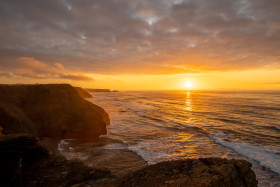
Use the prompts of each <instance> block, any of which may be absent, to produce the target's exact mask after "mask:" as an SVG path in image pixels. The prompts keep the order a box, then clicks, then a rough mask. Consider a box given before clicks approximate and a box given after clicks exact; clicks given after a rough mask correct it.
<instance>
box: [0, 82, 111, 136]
mask: <svg viewBox="0 0 280 187" xmlns="http://www.w3.org/2000/svg"><path fill="white" fill-rule="evenodd" d="M109 124H110V119H109V116H108V114H107V113H106V112H105V111H104V110H103V109H102V108H101V107H99V106H97V105H94V104H92V103H90V102H89V101H86V100H85V99H83V98H82V97H81V96H80V95H79V94H78V93H77V91H76V90H75V89H74V88H73V87H72V86H71V85H68V84H49V85H40V84H38V85H0V127H2V128H3V129H2V133H3V134H12V133H27V134H29V135H32V136H39V137H52V138H57V139H61V138H92V137H98V136H99V135H102V134H106V133H107V131H106V125H109Z"/></svg>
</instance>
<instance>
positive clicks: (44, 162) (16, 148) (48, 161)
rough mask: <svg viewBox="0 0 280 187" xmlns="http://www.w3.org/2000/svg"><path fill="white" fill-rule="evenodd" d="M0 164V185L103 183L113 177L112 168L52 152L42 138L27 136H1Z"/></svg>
mask: <svg viewBox="0 0 280 187" xmlns="http://www.w3.org/2000/svg"><path fill="white" fill-rule="evenodd" d="M0 164H1V167H0V173H1V176H0V178H1V180H0V186H71V185H74V184H77V183H81V182H84V181H87V180H89V179H90V180H91V181H92V183H93V184H95V185H98V186H99V185H101V184H102V183H104V181H105V182H106V181H107V180H110V181H111V180H112V176H111V174H110V172H109V171H108V170H106V169H94V168H89V167H87V166H85V165H84V164H83V163H82V162H80V161H68V160H66V159H65V158H63V157H61V156H56V155H51V154H49V153H48V151H47V150H46V149H45V148H43V147H42V146H40V145H39V144H38V138H34V137H28V136H23V135H9V136H0Z"/></svg>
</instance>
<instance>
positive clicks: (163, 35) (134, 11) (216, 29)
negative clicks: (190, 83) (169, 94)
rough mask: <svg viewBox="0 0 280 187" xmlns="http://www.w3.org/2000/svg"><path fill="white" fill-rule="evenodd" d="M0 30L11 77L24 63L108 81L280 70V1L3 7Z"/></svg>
mask: <svg viewBox="0 0 280 187" xmlns="http://www.w3.org/2000/svg"><path fill="white" fill-rule="evenodd" d="M0 22H1V27H0V57H1V59H0V64H1V66H2V67H3V68H9V69H10V70H11V71H12V69H13V68H15V69H16V68H18V67H19V64H18V61H17V60H16V59H18V58H20V57H30V58H34V59H36V60H39V61H41V62H43V63H45V64H50V65H52V64H54V63H55V62H59V63H61V64H63V66H64V67H67V68H70V69H71V70H73V71H74V70H77V71H78V70H79V71H84V72H92V73H105V74H106V73H161V74H166V73H176V72H177V73H188V72H195V71H202V70H222V71H223V70H243V69H254V68H262V67H272V68H273V67H279V63H280V53H279V51H280V1H279V0H235V1H233V0H102V1H100V0H80V1H77V0H61V1H57V0H41V1H38V0H25V1H22V0H13V1H7V0H0ZM12 73H13V72H12ZM72 78H74V79H75V77H72Z"/></svg>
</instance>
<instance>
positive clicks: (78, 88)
mask: <svg viewBox="0 0 280 187" xmlns="http://www.w3.org/2000/svg"><path fill="white" fill-rule="evenodd" d="M74 88H75V89H76V91H77V92H78V94H79V95H80V96H81V97H83V98H92V95H90V93H88V92H87V91H86V90H84V89H83V88H81V87H74Z"/></svg>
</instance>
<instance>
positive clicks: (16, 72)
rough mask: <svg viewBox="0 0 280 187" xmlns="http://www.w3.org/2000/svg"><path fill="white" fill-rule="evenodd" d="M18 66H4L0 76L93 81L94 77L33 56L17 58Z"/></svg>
mask: <svg viewBox="0 0 280 187" xmlns="http://www.w3.org/2000/svg"><path fill="white" fill-rule="evenodd" d="M17 62H18V66H17V67H12V68H2V69H3V70H4V71H3V70H2V71H0V76H4V77H13V78H31V79H68V80H75V81H91V80H93V78H91V77H89V76H86V75H84V74H82V73H77V72H73V71H71V70H67V69H65V68H64V66H63V65H62V64H60V63H55V64H54V65H48V64H46V63H43V62H40V61H38V60H36V59H34V58H31V57H20V58H18V59H17Z"/></svg>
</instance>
